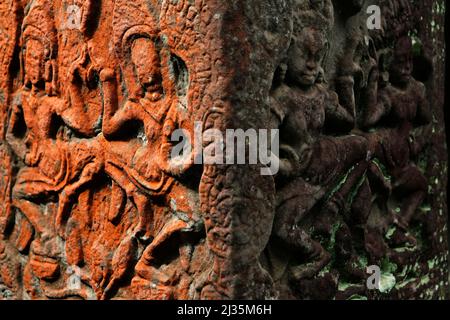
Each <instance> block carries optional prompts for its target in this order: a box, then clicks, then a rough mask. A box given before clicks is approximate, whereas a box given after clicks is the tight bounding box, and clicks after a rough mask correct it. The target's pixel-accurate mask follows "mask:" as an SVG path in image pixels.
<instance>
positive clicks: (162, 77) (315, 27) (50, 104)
mask: <svg viewBox="0 0 450 320" xmlns="http://www.w3.org/2000/svg"><path fill="white" fill-rule="evenodd" d="M371 5H376V6H378V7H379V8H380V9H381V16H380V21H379V22H380V25H379V27H380V28H376V29H374V30H369V29H368V24H367V22H368V20H369V19H371V18H372V17H373V16H372V15H371V14H370V13H368V11H367V8H368V7H369V6H371ZM444 15H445V1H443V0H433V1H432V0H426V1H423V0H422V1H418V0H366V1H364V0H352V1H339V0H333V1H331V0H264V1H261V0H229V1H222V0H162V1H161V0H159V1H157V0H146V1H125V0H102V1H95V0H70V1H69V0H0V299H1V298H4V299H69V298H81V299H121V298H127V299H242V298H246V299H334V298H336V299H431V298H442V299H443V298H447V297H448V292H449V290H448V289H449V284H448V267H449V266H448V236H447V235H448V229H447V213H448V212H447V195H446V188H447V149H446V134H445V124H444V118H445V117H444V95H445V90H444V81H445V71H444V64H445V48H444V47H445V41H444ZM372 22H373V21H372ZM375 22H376V20H375ZM199 124H201V127H200V128H198V125H199ZM180 129H183V130H184V132H186V133H187V134H189V135H193V134H194V132H196V131H197V130H198V129H200V130H201V132H206V131H208V130H211V129H217V130H219V132H223V133H225V132H226V130H227V129H242V130H244V131H245V130H250V129H255V130H261V129H272V130H279V131H278V132H279V139H280V140H279V142H280V148H279V152H275V151H276V150H272V151H273V152H274V153H276V154H277V158H276V159H277V162H278V163H279V169H280V170H279V171H278V172H277V173H276V174H275V175H262V174H261V169H264V168H265V166H264V165H263V164H258V165H254V164H248V165H238V164H235V165H233V164H204V165H202V164H196V163H198V162H197V161H194V159H198V157H199V156H200V155H201V150H200V151H199V150H198V148H197V149H196V148H194V149H193V151H192V152H191V153H189V154H187V158H188V160H189V161H179V160H180V159H177V158H174V157H173V156H172V155H171V154H172V151H173V149H174V148H175V147H176V146H177V142H174V140H173V139H172V138H173V137H172V135H173V133H174V132H179V130H180ZM214 142H215V141H214V140H213V139H210V140H207V139H205V140H204V141H203V145H202V146H203V147H204V148H205V150H207V149H208V148H211V146H212V147H214ZM185 156H186V155H185ZM184 160H186V159H184ZM266 165H267V164H266ZM369 266H372V267H375V269H376V270H378V271H379V272H380V276H381V278H380V279H379V280H380V281H376V285H377V287H378V289H374V288H370V286H369V287H368V285H367V279H368V277H369V276H370V274H368V273H367V267H369ZM369 282H370V281H369Z"/></svg>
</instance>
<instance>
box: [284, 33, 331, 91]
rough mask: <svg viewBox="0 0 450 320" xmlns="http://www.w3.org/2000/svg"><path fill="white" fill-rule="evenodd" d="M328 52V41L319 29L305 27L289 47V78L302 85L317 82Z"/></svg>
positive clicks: (306, 85) (287, 75)
mask: <svg viewBox="0 0 450 320" xmlns="http://www.w3.org/2000/svg"><path fill="white" fill-rule="evenodd" d="M325 52H326V41H325V39H324V37H323V36H322V35H321V33H319V32H318V31H316V30H314V29H312V28H306V29H304V30H303V31H302V32H301V34H300V36H299V37H298V38H297V39H296V40H295V41H294V42H293V43H292V45H291V48H290V49H289V53H288V55H289V57H288V70H287V74H286V77H287V80H288V81H290V82H292V83H293V84H295V85H298V86H300V87H310V86H312V85H314V83H316V81H317V78H318V77H319V74H320V71H321V64H322V60H323V58H324V56H325Z"/></svg>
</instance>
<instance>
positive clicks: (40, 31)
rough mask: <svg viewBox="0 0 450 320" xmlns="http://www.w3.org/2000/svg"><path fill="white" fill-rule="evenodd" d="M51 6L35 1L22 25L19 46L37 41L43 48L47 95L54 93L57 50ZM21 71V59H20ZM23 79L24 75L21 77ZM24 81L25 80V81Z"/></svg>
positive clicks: (24, 46) (47, 3)
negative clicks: (30, 41)
mask: <svg viewBox="0 0 450 320" xmlns="http://www.w3.org/2000/svg"><path fill="white" fill-rule="evenodd" d="M52 8H53V5H52V2H51V1H49V0H35V1H33V2H32V3H31V6H30V8H29V11H28V13H27V15H26V16H25V19H24V22H23V25H22V38H21V46H22V48H26V46H27V42H28V41H29V40H36V41H39V42H40V43H41V44H42V46H43V47H44V64H45V65H44V68H45V70H44V80H45V82H46V90H47V93H48V94H50V95H52V94H54V93H55V91H56V81H57V79H56V77H57V75H56V72H57V71H56V63H55V59H56V55H57V50H58V42H57V31H56V28H55V24H54V20H53V10H52ZM22 71H24V68H23V57H22ZM23 77H24V79H25V78H26V75H25V74H24V75H23ZM25 80H26V79H25Z"/></svg>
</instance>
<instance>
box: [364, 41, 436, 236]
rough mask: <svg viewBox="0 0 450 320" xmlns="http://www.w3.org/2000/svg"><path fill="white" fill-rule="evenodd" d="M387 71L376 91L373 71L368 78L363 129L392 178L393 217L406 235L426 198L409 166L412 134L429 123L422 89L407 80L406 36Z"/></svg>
mask: <svg viewBox="0 0 450 320" xmlns="http://www.w3.org/2000/svg"><path fill="white" fill-rule="evenodd" d="M388 70H389V83H388V84H387V85H386V86H384V87H379V72H378V70H377V69H374V70H373V72H372V74H371V76H370V82H369V88H368V94H369V95H368V100H367V106H366V110H365V116H364V125H365V127H366V128H375V129H376V131H375V132H374V133H371V134H369V135H368V137H369V139H370V140H371V145H372V146H373V149H374V150H373V154H374V156H375V157H376V158H378V159H379V160H380V161H381V163H382V164H383V165H384V166H386V169H387V171H388V174H389V175H390V176H392V192H393V193H394V195H396V196H401V198H402V199H404V200H403V201H402V203H403V204H402V208H401V211H400V215H394V216H395V218H396V222H397V224H398V225H399V226H400V227H401V228H403V229H404V230H405V231H407V230H408V227H409V224H410V222H411V220H412V219H413V218H414V216H415V214H416V211H417V209H418V207H419V206H420V205H421V204H422V202H423V200H424V199H425V197H426V194H427V179H426V178H425V177H424V175H423V174H422V173H421V172H420V170H419V169H418V168H417V166H416V165H415V164H414V163H413V162H412V158H413V155H415V154H417V150H416V148H415V146H414V144H413V132H414V130H415V129H416V128H420V127H421V126H424V125H426V124H428V123H429V122H430V121H431V114H430V108H429V104H428V101H427V97H426V89H425V86H424V84H423V83H420V82H418V81H416V80H415V79H413V78H412V76H411V73H412V43H411V39H410V38H409V37H408V36H402V37H400V38H399V39H397V41H396V42H395V47H394V51H393V58H392V61H391V62H390V63H389V68H388Z"/></svg>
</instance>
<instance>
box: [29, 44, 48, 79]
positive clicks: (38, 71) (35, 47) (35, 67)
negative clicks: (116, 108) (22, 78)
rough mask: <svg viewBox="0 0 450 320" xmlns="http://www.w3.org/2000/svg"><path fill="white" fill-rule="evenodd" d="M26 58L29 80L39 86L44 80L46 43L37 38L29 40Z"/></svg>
mask: <svg viewBox="0 0 450 320" xmlns="http://www.w3.org/2000/svg"><path fill="white" fill-rule="evenodd" d="M24 60H25V61H24V63H25V72H26V76H27V79H28V81H30V82H31V84H32V85H33V86H38V85H39V84H40V83H41V82H42V80H43V70H44V62H45V47H44V45H43V44H42V43H41V42H40V41H38V40H35V39H31V40H28V41H27V46H26V50H25V59H24Z"/></svg>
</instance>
